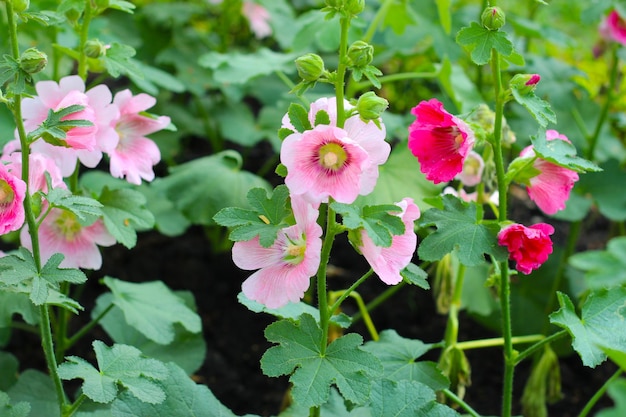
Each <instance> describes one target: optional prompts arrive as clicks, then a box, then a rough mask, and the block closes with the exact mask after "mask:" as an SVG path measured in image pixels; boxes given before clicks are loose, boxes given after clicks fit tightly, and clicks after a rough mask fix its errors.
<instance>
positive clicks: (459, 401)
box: [442, 389, 480, 417]
mask: <svg viewBox="0 0 626 417" xmlns="http://www.w3.org/2000/svg"><path fill="white" fill-rule="evenodd" d="M442 392H443V393H444V395H445V396H446V397H448V398H449V399H450V400H452V401H454V402H455V403H456V404H458V405H459V407H461V408H462V409H463V410H465V411H466V412H467V413H468V414H469V415H470V416H472V417H480V414H478V413H477V412H476V410H474V409H473V408H472V407H470V405H469V404H468V403H466V402H465V401H463V400H462V399H461V398H460V397H459V396H457V395H456V394H455V393H453V392H452V391H450V390H449V389H444V390H443V391H442Z"/></svg>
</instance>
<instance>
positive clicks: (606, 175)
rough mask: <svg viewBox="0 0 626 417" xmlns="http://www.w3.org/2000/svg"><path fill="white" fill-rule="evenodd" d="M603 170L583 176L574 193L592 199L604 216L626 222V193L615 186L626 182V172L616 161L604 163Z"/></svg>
mask: <svg viewBox="0 0 626 417" xmlns="http://www.w3.org/2000/svg"><path fill="white" fill-rule="evenodd" d="M551 142H554V141H551ZM601 168H602V169H603V171H602V172H591V173H588V174H585V175H582V176H581V178H580V181H578V183H576V186H575V187H574V191H575V192H576V193H577V194H579V195H581V196H584V198H590V199H591V200H592V201H593V202H594V203H595V204H596V205H597V207H598V210H599V211H600V213H602V214H603V215H604V216H606V217H608V218H609V219H611V220H613V221H617V222H620V221H624V220H626V193H621V192H615V184H623V183H625V182H626V171H625V170H624V169H623V168H622V167H621V166H620V164H619V162H618V161H616V160H615V159H611V160H609V161H607V162H605V163H603V164H602V165H601Z"/></svg>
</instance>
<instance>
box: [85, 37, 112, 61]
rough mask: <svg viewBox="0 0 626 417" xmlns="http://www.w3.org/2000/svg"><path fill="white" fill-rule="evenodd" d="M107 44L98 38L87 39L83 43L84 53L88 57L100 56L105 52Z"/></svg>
mask: <svg viewBox="0 0 626 417" xmlns="http://www.w3.org/2000/svg"><path fill="white" fill-rule="evenodd" d="M106 50H107V46H106V45H105V44H103V43H102V42H100V41H99V40H98V39H89V40H88V41H87V42H86V43H85V55H87V57H89V58H100V57H101V56H102V55H104V54H105V53H106Z"/></svg>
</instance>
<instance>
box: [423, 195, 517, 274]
mask: <svg viewBox="0 0 626 417" xmlns="http://www.w3.org/2000/svg"><path fill="white" fill-rule="evenodd" d="M442 201H443V209H438V208H431V209H429V210H427V211H426V212H424V213H423V214H422V217H421V219H420V220H418V226H419V227H426V226H436V228H437V230H436V231H434V232H433V233H431V234H430V235H428V236H427V237H426V238H425V239H424V240H423V241H422V243H421V244H420V245H419V248H418V255H419V257H420V259H422V260H424V261H438V260H440V259H441V258H443V257H444V256H445V255H446V254H448V253H450V252H452V251H454V250H456V251H457V256H458V258H459V261H460V262H461V263H462V264H463V265H467V266H474V265H479V264H481V263H483V262H484V261H485V257H484V254H489V255H491V256H493V257H494V258H495V259H496V260H504V259H506V258H507V257H508V253H507V251H506V249H504V248H503V247H501V246H498V239H497V234H498V231H499V228H498V227H497V225H493V224H488V225H487V224H481V223H479V222H478V221H477V218H478V216H477V214H478V209H479V207H478V206H477V205H476V204H475V203H466V202H464V201H461V200H460V199H458V198H456V197H454V196H451V195H444V196H443V197H442ZM480 217H482V216H480Z"/></svg>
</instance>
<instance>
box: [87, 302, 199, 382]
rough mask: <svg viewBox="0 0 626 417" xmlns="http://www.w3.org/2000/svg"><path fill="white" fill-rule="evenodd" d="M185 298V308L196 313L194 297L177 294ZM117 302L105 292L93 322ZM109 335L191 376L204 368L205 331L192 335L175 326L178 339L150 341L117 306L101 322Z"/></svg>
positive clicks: (96, 309)
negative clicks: (165, 342)
mask: <svg viewBox="0 0 626 417" xmlns="http://www.w3.org/2000/svg"><path fill="white" fill-rule="evenodd" d="M176 295H177V296H179V297H181V298H183V299H184V300H183V301H185V305H186V306H187V307H189V308H190V309H192V310H195V303H194V300H193V295H192V294H191V293H188V292H176ZM112 303H113V294H111V293H104V294H102V295H101V296H100V297H98V299H97V300H96V307H95V308H94V309H93V310H92V312H91V317H92V319H95V318H96V317H98V315H99V314H101V313H103V312H104V310H105V309H106V308H107V307H109V306H111V304H112ZM99 324H100V325H101V326H102V328H104V330H105V331H106V332H107V334H108V335H109V336H110V337H111V339H112V340H113V341H114V342H115V343H120V344H124V345H131V346H135V347H136V348H138V349H139V350H141V352H142V353H143V354H144V355H146V356H149V357H151V358H154V359H158V360H160V361H161V362H163V363H167V362H175V363H176V364H177V365H178V366H180V367H181V368H183V369H184V370H185V372H187V374H189V375H191V374H192V373H194V372H196V371H197V370H198V369H199V368H200V367H201V366H202V363H203V361H204V358H205V354H206V343H205V341H204V337H203V335H202V332H190V331H188V330H187V329H185V328H184V327H183V326H182V325H180V324H178V323H175V324H174V333H175V334H174V338H173V340H172V341H171V343H168V344H167V345H164V344H160V343H157V342H154V341H152V340H150V339H148V338H147V337H146V336H145V335H143V334H142V333H141V332H140V331H139V330H137V329H136V328H135V327H133V326H131V325H130V324H128V322H127V321H126V317H124V312H123V311H122V310H121V309H120V308H119V307H117V306H113V307H112V308H111V310H110V311H109V312H108V313H107V314H106V315H105V316H104V317H103V318H102V319H101V320H100V321H99Z"/></svg>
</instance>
